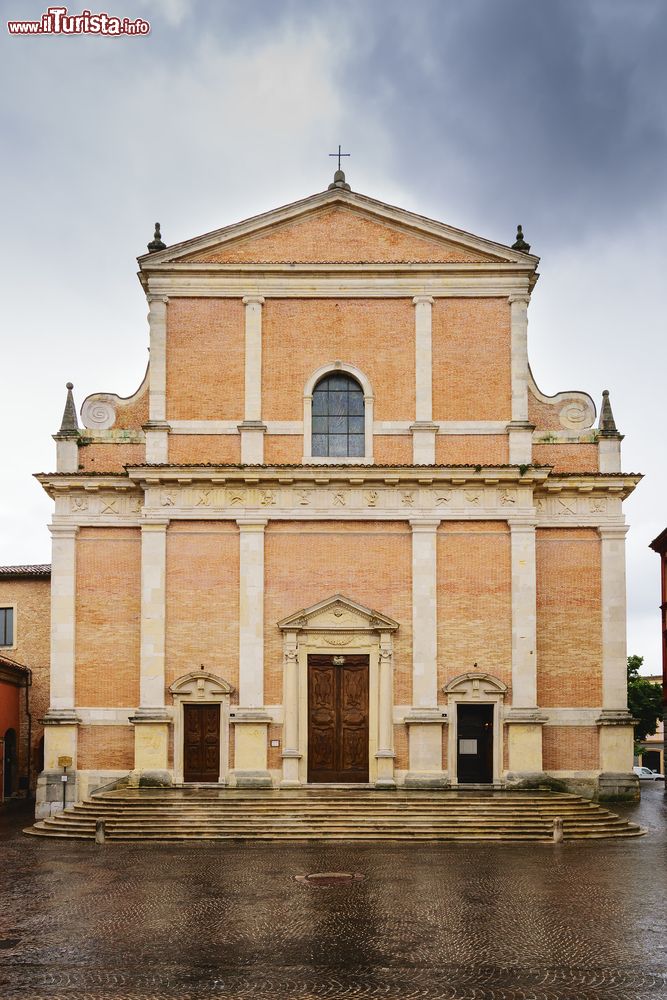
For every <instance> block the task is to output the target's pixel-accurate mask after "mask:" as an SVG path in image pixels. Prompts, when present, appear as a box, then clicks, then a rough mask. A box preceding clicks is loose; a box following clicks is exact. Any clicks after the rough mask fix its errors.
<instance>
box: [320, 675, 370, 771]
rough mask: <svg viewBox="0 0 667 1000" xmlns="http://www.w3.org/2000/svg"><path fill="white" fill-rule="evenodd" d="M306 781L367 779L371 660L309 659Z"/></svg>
mask: <svg viewBox="0 0 667 1000" xmlns="http://www.w3.org/2000/svg"><path fill="white" fill-rule="evenodd" d="M308 781H342V782H348V781H368V657H367V656H309V657H308Z"/></svg>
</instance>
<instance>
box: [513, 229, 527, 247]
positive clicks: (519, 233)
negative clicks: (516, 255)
mask: <svg viewBox="0 0 667 1000" xmlns="http://www.w3.org/2000/svg"><path fill="white" fill-rule="evenodd" d="M512 250H519V251H520V252H521V253H530V243H526V241H525V240H524V238H523V229H522V227H521V226H517V227H516V243H513V244H512Z"/></svg>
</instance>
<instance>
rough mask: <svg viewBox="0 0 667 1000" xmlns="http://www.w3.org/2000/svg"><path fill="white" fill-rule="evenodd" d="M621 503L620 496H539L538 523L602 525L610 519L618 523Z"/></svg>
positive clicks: (537, 499) (536, 504) (620, 514)
mask: <svg viewBox="0 0 667 1000" xmlns="http://www.w3.org/2000/svg"><path fill="white" fill-rule="evenodd" d="M621 503H622V501H621V498H620V497H619V496H590V495H588V496H586V495H581V494H566V495H565V496H563V495H558V496H538V497H536V498H535V510H536V512H537V519H538V523H539V522H541V521H549V522H550V523H556V522H567V521H576V522H578V523H581V522H588V523H591V524H600V523H604V522H606V521H607V520H609V519H611V520H616V521H617V520H618V519H619V518H621V517H622V510H621Z"/></svg>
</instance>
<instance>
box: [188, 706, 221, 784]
mask: <svg viewBox="0 0 667 1000" xmlns="http://www.w3.org/2000/svg"><path fill="white" fill-rule="evenodd" d="M183 729H184V745H183V780H184V781H216V782H217V781H218V779H219V777H220V706H219V705H184V706H183Z"/></svg>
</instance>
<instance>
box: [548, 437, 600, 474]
mask: <svg viewBox="0 0 667 1000" xmlns="http://www.w3.org/2000/svg"><path fill="white" fill-rule="evenodd" d="M533 462H534V463H535V465H552V466H553V467H554V470H555V471H556V472H597V471H598V470H599V464H598V446H597V445H596V444H534V445H533Z"/></svg>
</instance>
